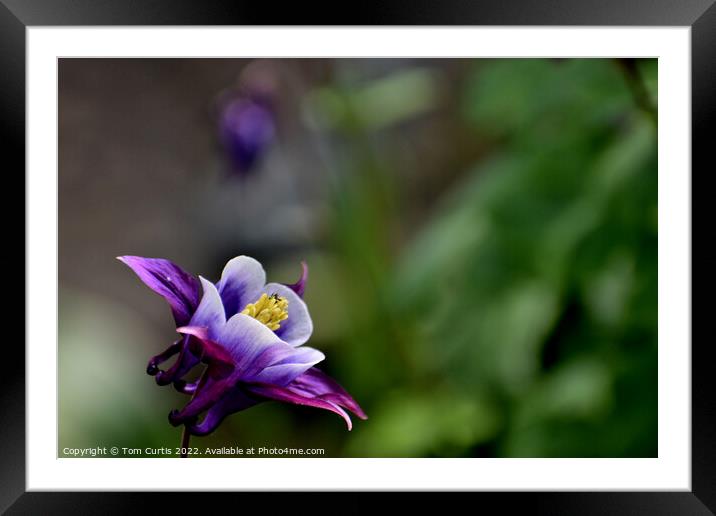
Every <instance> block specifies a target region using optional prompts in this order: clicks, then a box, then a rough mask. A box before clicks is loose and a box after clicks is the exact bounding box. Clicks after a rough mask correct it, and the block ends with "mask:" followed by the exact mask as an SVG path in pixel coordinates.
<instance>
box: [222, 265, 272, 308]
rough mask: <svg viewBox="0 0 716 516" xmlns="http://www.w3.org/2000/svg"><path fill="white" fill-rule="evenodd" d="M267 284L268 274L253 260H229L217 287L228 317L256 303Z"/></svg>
mask: <svg viewBox="0 0 716 516" xmlns="http://www.w3.org/2000/svg"><path fill="white" fill-rule="evenodd" d="M265 283H266V272H264V268H263V267H262V266H261V264H260V263H259V262H257V261H256V260H254V259H253V258H251V257H249V256H237V257H236V258H233V259H231V260H229V261H228V262H227V263H226V266H225V267H224V271H223V272H222V273H221V280H220V281H219V283H218V285H217V287H218V289H219V294H221V299H222V300H223V302H224V310H225V312H226V317H227V318H229V317H231V316H232V315H234V314H236V313H239V312H240V311H241V310H243V309H244V307H245V306H246V305H247V304H249V303H253V302H254V301H256V300H257V299H258V297H259V296H260V295H261V287H263V286H264V284H265Z"/></svg>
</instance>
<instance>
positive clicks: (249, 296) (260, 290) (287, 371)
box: [119, 256, 366, 435]
mask: <svg viewBox="0 0 716 516" xmlns="http://www.w3.org/2000/svg"><path fill="white" fill-rule="evenodd" d="M119 260H121V261H122V262H124V263H125V264H126V265H128V266H129V267H130V268H131V269H132V270H133V271H134V272H135V273H136V274H137V276H139V279H141V280H142V281H143V282H144V283H145V284H146V285H147V286H148V287H149V288H151V289H152V290H153V291H154V292H156V293H157V294H159V295H161V296H162V297H164V299H166V301H167V302H168V303H169V306H170V307H171V309H172V313H173V315H174V320H175V322H176V325H177V332H179V333H180V334H181V335H182V338H181V339H179V340H177V341H176V342H175V343H174V344H172V345H171V346H169V348H167V350H166V351H164V352H163V353H160V354H159V355H157V356H155V357H152V358H151V359H150V361H149V365H148V367H147V372H148V373H149V374H151V375H155V376H156V381H157V383H158V384H159V385H168V384H170V383H173V384H174V386H175V387H176V388H177V390H179V391H180V392H182V393H185V394H190V395H192V398H191V401H189V403H187V405H186V406H185V407H184V408H182V409H181V410H173V411H172V412H171V413H170V414H169V421H170V422H171V423H172V424H173V425H175V426H178V425H181V424H184V425H186V427H187V429H188V431H189V432H190V433H192V434H194V435H206V434H208V433H210V432H212V431H213V430H214V429H215V428H216V427H217V426H218V425H219V424H220V423H221V421H222V420H223V419H224V418H225V417H226V416H227V415H229V414H232V413H234V412H238V411H240V410H243V409H246V408H248V407H251V406H253V405H255V404H257V403H259V402H261V401H264V400H278V401H283V402H286V403H295V404H298V405H308V406H312V407H317V408H322V409H326V410H330V411H332V412H335V413H336V414H338V415H340V416H341V417H343V419H344V420H345V422H346V424H347V425H348V429H349V430H350V429H351V419H350V417H349V415H348V413H347V412H346V411H345V410H344V409H348V410H349V411H351V412H353V413H354V414H355V415H356V416H358V417H359V418H361V419H365V418H366V415H365V413H364V412H363V410H362V409H361V408H360V406H359V405H358V403H356V402H355V400H354V399H353V398H352V397H351V396H350V394H348V392H346V390H345V389H343V387H341V386H340V385H339V384H338V383H337V382H336V381H335V380H333V379H332V378H330V377H329V376H328V375H326V374H325V373H323V372H322V371H320V370H319V369H317V368H316V367H314V366H315V365H316V364H317V363H318V362H320V361H322V360H323V359H324V358H325V357H324V355H323V353H321V352H320V351H318V350H316V349H313V348H310V347H308V346H303V344H304V343H306V342H307V341H308V339H309V337H310V336H311V333H312V331H313V323H312V321H311V317H310V315H309V313H308V308H307V307H306V303H305V302H304V301H303V299H302V297H303V292H304V289H305V287H306V280H307V278H308V268H307V266H306V264H305V263H303V264H302V265H303V274H302V275H301V278H300V279H299V281H298V282H297V283H294V284H292V285H283V284H280V283H268V284H267V283H266V273H265V272H264V269H263V267H262V266H261V264H260V263H259V262H257V261H256V260H254V259H253V258H249V257H248V256H239V257H237V258H234V259H232V260H230V261H229V262H228V263H227V264H226V267H224V271H223V273H222V275H221V279H220V280H219V282H218V283H217V284H214V283H212V282H210V281H208V280H206V279H204V278H202V277H199V280H197V279H196V278H194V277H193V276H192V275H190V274H188V273H187V272H185V271H184V270H182V269H181V268H180V267H179V266H177V265H175V264H174V263H172V262H170V261H169V260H164V259H159V258H142V257H139V256H121V257H119ZM175 354H178V357H177V359H176V361H175V362H174V364H173V365H172V366H171V367H170V368H169V369H166V370H160V369H159V365H160V364H162V363H163V362H165V361H166V360H168V359H169V358H170V357H171V356H173V355H175ZM199 363H204V364H206V369H205V370H204V373H203V374H202V376H201V378H200V379H199V380H197V381H196V382H193V383H187V382H186V381H184V380H183V377H184V376H185V375H186V374H187V373H188V372H189V371H190V370H191V369H192V368H194V366H196V365H198V364H199ZM202 413H206V414H205V416H204V417H203V419H202V420H201V421H199V416H200V415H201V414H202Z"/></svg>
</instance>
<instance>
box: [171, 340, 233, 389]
mask: <svg viewBox="0 0 716 516" xmlns="http://www.w3.org/2000/svg"><path fill="white" fill-rule="evenodd" d="M177 331H178V332H179V333H183V334H185V335H187V337H188V349H189V351H191V353H192V354H193V355H194V356H196V357H198V359H199V360H201V361H202V362H204V363H205V364H207V365H208V366H209V367H208V368H207V370H206V372H207V373H208V374H209V376H211V377H212V378H214V379H220V378H225V377H227V376H228V375H229V374H231V373H232V372H233V371H234V369H235V367H234V359H233V357H232V356H231V355H230V354H229V352H228V351H227V350H226V349H225V348H224V347H223V346H221V345H220V344H217V343H216V342H214V341H212V340H211V339H209V338H208V337H207V330H206V328H203V327H200V326H182V327H181V328H177ZM176 387H179V386H176Z"/></svg>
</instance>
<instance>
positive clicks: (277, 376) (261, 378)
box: [243, 347, 326, 386]
mask: <svg viewBox="0 0 716 516" xmlns="http://www.w3.org/2000/svg"><path fill="white" fill-rule="evenodd" d="M290 349H291V352H290V355H288V356H287V357H286V358H283V359H281V360H279V361H277V362H275V363H273V364H271V365H270V366H268V367H266V368H264V369H263V370H261V371H260V372H259V373H258V374H256V375H254V376H252V377H250V378H244V379H243V380H244V381H246V382H257V383H265V384H270V385H279V386H285V385H288V384H289V383H291V382H292V381H293V380H294V379H295V378H296V377H298V376H299V375H301V374H303V373H305V372H306V371H307V370H308V369H310V368H311V367H313V366H314V365H316V364H317V363H318V362H320V361H321V360H323V359H324V358H326V357H325V355H324V354H323V353H321V352H320V351H318V350H317V349H313V348H309V347H300V348H290Z"/></svg>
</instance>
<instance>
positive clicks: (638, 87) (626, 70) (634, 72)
mask: <svg viewBox="0 0 716 516" xmlns="http://www.w3.org/2000/svg"><path fill="white" fill-rule="evenodd" d="M616 61H617V65H618V66H619V69H620V70H621V72H622V74H623V75H624V79H625V80H626V83H627V86H628V87H629V91H631V95H632V97H633V98H634V103H635V104H636V105H637V107H638V108H639V109H641V110H642V111H644V113H646V114H647V115H648V116H649V118H650V119H651V121H652V122H654V125H657V121H658V113H657V109H656V105H655V104H654V100H653V99H652V98H651V95H649V91H648V90H647V89H646V84H645V83H644V78H643V77H642V75H641V73H639V68H638V66H637V60H636V59H634V58H627V59H617V60H616Z"/></svg>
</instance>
